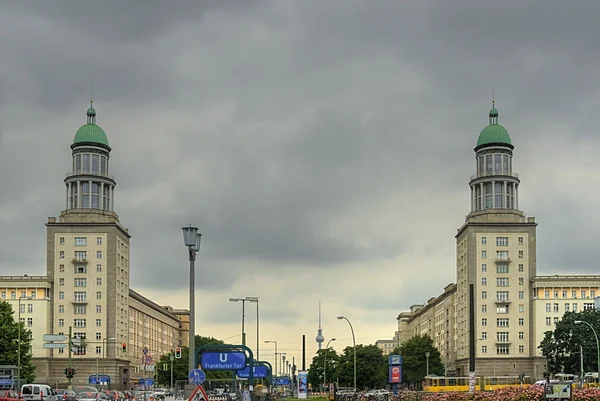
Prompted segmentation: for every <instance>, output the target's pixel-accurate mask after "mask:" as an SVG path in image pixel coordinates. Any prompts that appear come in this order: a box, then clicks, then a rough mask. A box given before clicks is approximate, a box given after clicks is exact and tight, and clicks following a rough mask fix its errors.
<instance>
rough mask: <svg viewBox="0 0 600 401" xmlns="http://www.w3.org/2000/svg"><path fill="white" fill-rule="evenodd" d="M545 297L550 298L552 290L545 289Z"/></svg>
mask: <svg viewBox="0 0 600 401" xmlns="http://www.w3.org/2000/svg"><path fill="white" fill-rule="evenodd" d="M544 298H550V290H544Z"/></svg>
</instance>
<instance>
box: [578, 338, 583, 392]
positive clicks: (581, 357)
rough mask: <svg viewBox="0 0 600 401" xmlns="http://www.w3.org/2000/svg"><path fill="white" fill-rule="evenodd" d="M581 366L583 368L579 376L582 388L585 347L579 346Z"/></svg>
mask: <svg viewBox="0 0 600 401" xmlns="http://www.w3.org/2000/svg"><path fill="white" fill-rule="evenodd" d="M579 365H580V366H581V375H580V376H579V382H580V383H581V387H583V375H584V372H583V345H580V346H579Z"/></svg>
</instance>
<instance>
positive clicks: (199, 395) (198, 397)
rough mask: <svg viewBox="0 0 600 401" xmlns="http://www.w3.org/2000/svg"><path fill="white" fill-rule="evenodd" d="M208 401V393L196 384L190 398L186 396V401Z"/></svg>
mask: <svg viewBox="0 0 600 401" xmlns="http://www.w3.org/2000/svg"><path fill="white" fill-rule="evenodd" d="M202 400H204V401H209V398H208V395H207V394H206V392H205V391H204V389H203V388H202V386H198V387H196V389H195V390H194V392H193V393H192V395H190V398H188V401H202Z"/></svg>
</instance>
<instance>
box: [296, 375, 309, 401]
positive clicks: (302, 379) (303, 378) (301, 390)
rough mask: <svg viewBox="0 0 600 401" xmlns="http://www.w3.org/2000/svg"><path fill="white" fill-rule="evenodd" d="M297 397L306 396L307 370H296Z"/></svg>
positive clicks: (304, 397) (302, 397)
mask: <svg viewBox="0 0 600 401" xmlns="http://www.w3.org/2000/svg"><path fill="white" fill-rule="evenodd" d="M298 398H299V399H306V398H308V372H307V371H306V370H299V371H298Z"/></svg>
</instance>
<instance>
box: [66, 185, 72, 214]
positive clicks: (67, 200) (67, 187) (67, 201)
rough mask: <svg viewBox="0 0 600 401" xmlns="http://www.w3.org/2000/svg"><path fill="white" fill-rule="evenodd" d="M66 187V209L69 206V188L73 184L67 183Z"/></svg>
mask: <svg viewBox="0 0 600 401" xmlns="http://www.w3.org/2000/svg"><path fill="white" fill-rule="evenodd" d="M65 187H66V189H67V198H66V199H65V201H66V202H65V209H68V208H69V189H70V188H71V184H70V183H69V184H67V185H65Z"/></svg>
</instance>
